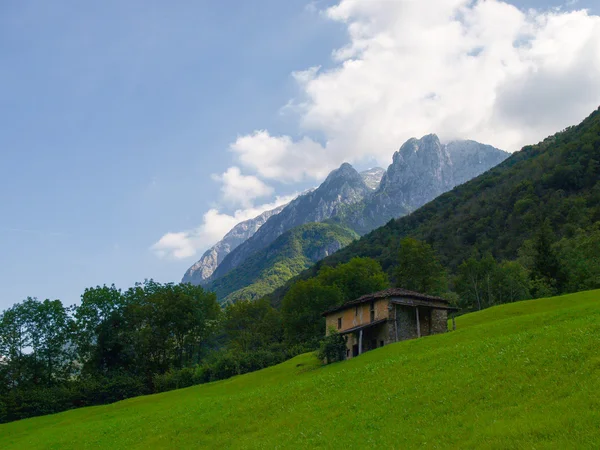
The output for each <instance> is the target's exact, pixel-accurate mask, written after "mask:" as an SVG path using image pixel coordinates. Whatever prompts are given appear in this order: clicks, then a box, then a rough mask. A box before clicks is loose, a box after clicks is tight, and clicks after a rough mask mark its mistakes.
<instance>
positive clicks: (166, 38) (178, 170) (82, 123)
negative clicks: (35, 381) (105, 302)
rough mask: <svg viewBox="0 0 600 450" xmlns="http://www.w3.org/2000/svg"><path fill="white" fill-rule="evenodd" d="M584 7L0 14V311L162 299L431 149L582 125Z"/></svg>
mask: <svg viewBox="0 0 600 450" xmlns="http://www.w3.org/2000/svg"><path fill="white" fill-rule="evenodd" d="M599 14H600V7H599V5H598V2H597V1H596V0H588V1H584V0H580V1H566V2H565V1H552V0H520V1H517V0H514V1H512V2H503V1H498V0H488V1H471V0H419V1H416V0H339V1H336V0H331V1H312V2H311V1H308V0H302V1H300V0H286V1H285V2H281V1H277V0H257V1H255V2H240V1H233V0H223V1H220V2H213V1H208V0H206V1H181V2H176V3H172V2H171V3H167V2H159V1H147V0H143V1H142V0H130V1H128V2H122V1H113V0H107V1H104V2H77V1H65V0H56V1H53V2H45V1H41V0H39V1H35V0H34V1H30V2H2V3H1V4H0V123H2V127H1V128H0V214H1V215H0V248H1V250H0V255H1V259H0V269H1V270H0V310H2V309H5V308H7V307H9V306H10V305H12V304H13V303H16V302H19V301H21V300H23V299H25V298H26V297H27V296H33V297H38V298H40V299H45V298H51V299H55V298H59V299H61V300H62V301H63V302H64V303H65V304H68V305H70V304H74V303H77V302H78V300H79V297H80V295H81V293H82V292H83V290H84V289H85V288H86V287H91V286H96V285H102V284H111V283H115V284H116V285H117V286H118V287H122V288H127V287H128V286H131V285H132V284H133V283H134V282H136V281H142V280H144V279H145V278H154V279H155V280H157V281H160V282H178V281H179V280H180V279H181V277H182V275H183V273H184V272H185V270H186V269H187V268H188V267H189V266H190V265H191V264H193V263H194V262H195V261H196V260H197V259H198V258H199V257H200V256H201V254H202V252H203V251H204V250H206V249H207V248H208V247H210V246H211V245H212V244H214V243H215V242H216V241H218V240H219V239H220V238H221V237H222V236H223V235H224V234H225V233H226V232H227V231H228V230H229V229H230V228H231V227H232V226H233V225H235V224H236V223H237V222H239V221H241V220H244V219H247V218H251V217H253V216H255V215H257V214H259V213H260V212H262V211H264V210H266V209H269V208H273V207H275V206H277V205H279V204H282V203H285V202H286V201H288V200H289V199H290V198H292V197H293V196H294V195H295V194H296V193H298V192H301V191H303V190H304V189H306V188H309V187H312V186H315V185H318V184H319V182H320V181H322V180H323V179H324V177H325V176H326V175H327V173H328V172H329V171H330V170H332V169H334V168H335V167H337V166H339V165H340V164H341V163H342V162H344V161H348V162H350V163H352V164H354V165H355V166H356V167H357V168H359V169H364V168H367V167H371V166H373V165H380V166H383V167H387V165H388V164H389V163H390V162H391V157H392V154H393V152H394V151H395V150H396V149H397V148H398V147H399V146H400V145H401V144H402V143H403V142H404V141H405V140H406V139H408V138H410V137H413V136H415V137H420V136H422V135H424V134H427V133H431V132H434V133H437V134H438V135H439V136H440V138H441V139H442V140H451V139H462V138H469V139H475V140H478V141H480V142H484V143H486V144H491V145H495V146H496V147H499V148H503V149H505V150H508V151H515V150H518V149H519V148H521V147H522V146H523V145H525V144H531V143H535V142H538V141H539V140H541V139H543V138H544V137H545V136H547V135H549V134H552V133H554V132H556V131H559V130H561V129H563V128H565V127H566V126H568V125H572V124H576V123H578V122H579V121H581V120H582V119H583V118H584V117H586V116H587V115H588V114H590V113H591V112H592V111H593V110H594V109H595V108H597V107H598V106H599V105H600V83H598V82H597V80H598V79H600V17H599Z"/></svg>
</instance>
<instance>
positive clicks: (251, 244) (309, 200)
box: [212, 163, 372, 279]
mask: <svg viewBox="0 0 600 450" xmlns="http://www.w3.org/2000/svg"><path fill="white" fill-rule="evenodd" d="M371 192H372V191H371V189H369V187H368V186H367V185H366V184H365V182H364V181H363V178H362V177H361V175H360V174H359V173H358V172H357V171H356V170H355V169H354V168H353V167H352V166H351V165H350V164H348V163H344V164H342V165H341V166H340V167H339V169H336V170H334V171H333V172H331V173H330V174H329V176H328V177H327V179H326V180H325V181H324V182H323V183H322V184H321V185H320V186H319V187H318V188H317V189H315V190H313V191H310V192H308V193H306V194H304V195H301V196H299V197H297V198H296V199H294V200H292V201H291V202H290V203H289V204H288V205H287V206H286V207H285V208H284V209H283V210H282V211H281V212H280V213H279V214H277V215H276V216H273V217H271V218H270V219H269V220H267V222H265V224H264V225H263V226H262V227H261V228H260V229H259V230H258V231H257V232H256V233H255V234H254V235H253V236H252V237H251V238H250V239H248V240H247V241H246V242H244V243H243V244H241V245H240V246H239V247H237V248H236V249H235V250H233V251H232V252H231V253H230V254H229V255H228V256H227V257H226V258H225V259H224V260H223V262H222V263H221V264H220V265H219V266H218V267H217V269H216V270H215V271H214V273H213V277H212V278H213V279H216V278H218V277H220V276H223V275H225V274H226V273H228V272H229V271H231V270H232V269H233V268H235V267H237V266H238V265H240V264H241V263H242V262H243V261H244V260H245V259H246V258H248V257H249V256H250V255H252V254H253V253H255V252H257V251H259V250H262V249H263V248H265V247H267V246H268V245H269V244H270V243H271V242H273V241H274V240H275V239H277V238H278V237H279V236H281V235H282V234H283V233H285V232H286V231H287V230H290V229H292V228H294V227H297V226H299V225H303V224H305V223H309V222H323V221H324V220H326V219H329V218H330V217H333V216H335V215H336V214H337V213H338V211H339V210H340V209H341V208H342V207H344V206H346V205H351V204H355V203H358V202H360V201H361V200H363V199H364V198H365V197H366V196H367V195H369V194H370V193H371Z"/></svg>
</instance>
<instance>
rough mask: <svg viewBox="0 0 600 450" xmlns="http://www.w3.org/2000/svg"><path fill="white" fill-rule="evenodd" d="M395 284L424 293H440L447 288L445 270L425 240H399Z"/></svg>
mask: <svg viewBox="0 0 600 450" xmlns="http://www.w3.org/2000/svg"><path fill="white" fill-rule="evenodd" d="M394 278H395V280H396V286H397V287H401V288H404V289H408V290H411V291H417V292H422V293H424V294H433V295H441V294H443V293H445V292H446V291H447V290H448V282H447V277H446V271H445V270H444V268H443V267H442V265H441V264H440V262H439V260H438V258H437V255H436V253H435V251H434V250H433V248H432V247H431V246H430V245H429V244H427V243H426V242H423V241H419V240H417V239H413V238H404V239H402V241H401V242H400V254H399V257H398V266H397V267H396V270H395V271H394Z"/></svg>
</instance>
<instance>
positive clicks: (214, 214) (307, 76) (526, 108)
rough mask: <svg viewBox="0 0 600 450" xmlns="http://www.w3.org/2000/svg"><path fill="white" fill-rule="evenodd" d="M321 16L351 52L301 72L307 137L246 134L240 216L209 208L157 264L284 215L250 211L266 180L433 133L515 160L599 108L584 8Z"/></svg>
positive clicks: (488, 5) (230, 198) (238, 185)
mask: <svg viewBox="0 0 600 450" xmlns="http://www.w3.org/2000/svg"><path fill="white" fill-rule="evenodd" d="M311 5H312V6H310V7H309V8H313V9H314V7H315V5H317V3H314V2H313V3H311ZM321 14H322V15H323V16H325V17H328V18H329V19H330V20H332V21H335V22H338V23H342V24H344V26H345V27H346V29H347V32H348V43H347V45H345V46H344V47H342V48H339V49H334V50H333V51H332V61H333V63H334V65H333V67H332V68H329V69H323V68H322V67H309V68H306V69H305V70H300V71H297V72H295V73H293V74H292V76H293V78H294V80H295V81H296V83H297V84H298V86H299V88H300V91H301V96H300V98H296V99H290V101H288V102H287V103H286V105H285V106H284V107H283V112H284V113H285V114H286V115H289V114H294V115H296V116H297V119H298V128H299V131H300V134H299V135H298V136H297V137H292V136H287V135H278V134H276V133H271V132H270V131H268V130H264V129H259V130H256V131H254V132H253V133H250V134H248V135H243V136H239V137H238V138H237V139H236V140H235V142H233V143H232V144H231V145H230V151H231V152H232V153H233V155H234V157H235V159H236V160H237V163H238V164H239V166H241V167H242V169H243V170H244V171H251V172H252V173H253V174H254V175H244V174H242V169H240V168H239V167H237V166H234V167H230V168H229V169H228V170H227V171H226V172H225V173H223V174H222V175H219V176H215V177H214V178H215V179H216V180H218V181H220V182H222V183H223V186H222V195H223V198H222V200H223V202H225V203H227V204H229V205H230V206H231V205H237V206H239V207H240V208H241V209H240V210H239V211H236V212H235V213H234V214H233V215H229V214H224V213H221V212H219V210H217V209H211V210H210V211H208V212H207V213H206V214H205V216H204V221H203V223H202V225H200V226H199V227H198V228H196V229H194V230H189V231H183V232H177V233H167V234H166V235H164V236H163V237H162V238H161V239H160V240H159V241H158V242H157V243H156V244H154V246H153V247H152V249H153V250H154V251H155V252H156V253H157V254H158V255H159V256H162V257H169V258H175V259H181V258H187V257H191V256H193V255H195V254H196V253H197V252H198V251H199V250H202V249H205V248H207V247H209V246H210V245H212V244H214V243H215V242H216V241H218V240H219V239H220V238H221V237H222V236H223V235H224V234H225V233H226V232H227V231H229V229H231V228H232V227H233V226H234V225H235V224H236V223H238V222H240V221H242V220H245V219H248V218H251V217H254V216H256V215H258V214H259V213H260V212H262V211H264V210H266V209H269V208H272V207H275V206H274V204H271V205H261V206H258V207H254V206H253V204H254V201H255V200H256V199H258V198H262V197H265V196H269V195H271V194H272V193H273V190H272V188H271V187H270V186H268V185H267V184H265V182H264V180H276V181H279V182H286V183H292V182H297V181H299V180H303V179H315V180H319V179H322V178H324V177H325V176H326V175H327V173H328V172H329V171H330V170H332V169H333V168H335V167H337V166H339V165H340V164H341V163H342V162H344V161H348V162H356V161H360V160H362V159H365V158H369V159H370V158H375V159H377V160H378V162H379V164H381V165H383V166H384V167H385V166H386V165H387V164H389V162H390V160H391V155H392V153H393V152H394V151H395V150H396V149H397V148H398V147H399V146H400V145H401V144H402V143H403V142H405V141H406V140H407V139H408V138H410V137H413V136H414V137H420V136H422V135H425V134H428V133H437V134H438V135H439V136H440V138H441V139H442V140H449V139H457V138H469V139H475V140H478V141H480V142H483V143H487V144H492V145H495V146H497V147H499V148H502V149H505V150H508V151H515V150H518V149H519V148H521V147H522V146H523V145H526V144H532V143H535V142H537V141H539V140H541V139H543V138H544V137H546V136H548V135H550V134H553V133H554V132H556V131H559V130H561V129H563V128H565V127H566V126H568V125H572V124H576V123H578V122H579V121H580V120H581V119H583V118H584V117H585V116H587V115H588V114H590V113H591V112H592V111H593V110H594V109H595V108H597V107H598V105H599V104H600V83H598V80H600V17H599V16H594V15H590V14H589V13H588V12H587V11H585V10H580V11H568V12H567V11H563V10H560V9H550V10H548V11H545V12H540V11H534V10H529V11H522V10H519V9H518V8H516V7H515V6H513V5H511V4H509V3H507V2H503V1H499V0H487V1H472V0H341V1H340V2H339V3H338V4H337V5H335V6H333V7H330V8H328V9H326V10H325V11H322V13H321ZM317 137H318V138H317ZM283 201H287V199H279V200H278V201H277V202H283ZM277 202H276V203H277Z"/></svg>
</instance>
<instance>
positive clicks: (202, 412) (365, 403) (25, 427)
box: [0, 290, 600, 450]
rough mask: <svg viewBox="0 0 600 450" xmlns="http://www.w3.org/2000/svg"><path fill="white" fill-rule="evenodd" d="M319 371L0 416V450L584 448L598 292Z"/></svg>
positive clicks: (293, 365)
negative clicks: (9, 419)
mask: <svg viewBox="0 0 600 450" xmlns="http://www.w3.org/2000/svg"><path fill="white" fill-rule="evenodd" d="M456 323H457V330H456V331H453V332H449V333H446V334H443V335H437V336H430V337H426V338H422V339H418V340H412V341H405V342H401V343H397V344H393V345H389V346H386V347H383V348H380V349H377V350H373V351H371V352H368V353H365V354H363V355H361V356H360V357H358V358H354V359H352V360H349V361H344V362H339V363H335V364H331V365H329V366H322V365H321V364H320V363H319V362H318V361H317V359H316V358H315V356H314V355H313V354H304V355H300V356H298V357H296V358H294V359H291V360H289V361H287V362H285V363H283V364H280V365H277V366H274V367H270V368H267V369H264V370H261V371H258V372H254V373H250V374H246V375H241V376H238V377H234V378H231V379H228V380H223V381H219V382H214V383H209V384H205V385H200V386H195V387H191V388H187V389H181V390H177V391H171V392H166V393H163V394H156V395H150V396H144V397H137V398H134V399H130V400H125V401H122V402H119V403H114V404H112V405H105V406H97V407H89V408H82V409H78V410H73V411H67V412H64V413H60V414H54V415H50V416H44V417H36V418H32V419H27V420H22V421H18V422H13V423H9V424H4V425H0V448H2V449H4V450H8V449H19V450H21V449H81V448H110V449H120V448H128V449H129V448H144V449H151V448H315V447H317V448H318V447H321V448H333V447H336V448H344V447H345V448H366V447H374V446H377V447H380V448H419V447H420V448H422V447H427V448H536V449H539V448H598V446H599V443H600V290H599V291H587V292H582V293H578V294H571V295H565V296H561V297H553V298H548V299H539V300H531V301H524V302H517V303H512V304H506V305H502V306H497V307H493V308H489V309H487V310H484V311H481V312H477V313H472V314H468V315H464V316H461V317H459V318H457V321H456Z"/></svg>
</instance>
